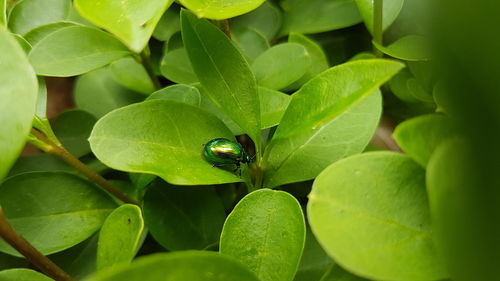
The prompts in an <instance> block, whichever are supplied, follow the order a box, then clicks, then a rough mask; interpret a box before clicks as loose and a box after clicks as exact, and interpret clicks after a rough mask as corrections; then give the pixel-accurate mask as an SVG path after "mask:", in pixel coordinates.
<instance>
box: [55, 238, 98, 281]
mask: <svg viewBox="0 0 500 281" xmlns="http://www.w3.org/2000/svg"><path fill="white" fill-rule="evenodd" d="M97 238H98V234H94V235H92V236H91V237H90V238H88V239H87V240H85V241H83V242H82V243H80V244H78V245H76V246H73V247H71V248H69V249H66V250H64V251H62V252H59V253H56V254H52V255H49V256H48V258H49V259H51V260H52V261H53V262H54V263H56V264H57V265H58V266H59V267H61V268H62V269H63V270H64V271H66V272H67V273H68V274H69V275H70V276H71V277H73V278H74V279H75V280H81V279H82V278H83V277H86V276H88V275H90V274H92V273H94V272H95V271H96V270H97V269H96V258H97Z"/></svg>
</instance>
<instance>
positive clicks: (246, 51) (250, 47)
mask: <svg viewBox="0 0 500 281" xmlns="http://www.w3.org/2000/svg"><path fill="white" fill-rule="evenodd" d="M231 34H232V37H233V40H234V42H235V43H236V45H238V47H239V48H240V50H241V52H242V54H243V55H244V56H245V58H246V59H247V61H248V62H252V61H254V60H255V59H256V58H257V57H258V56H259V55H260V54H262V53H263V52H265V51H266V50H267V49H269V43H268V42H267V39H266V38H265V37H264V36H263V35H262V34H261V33H259V32H258V31H257V30H256V29H254V28H252V27H242V28H238V29H236V30H231Z"/></svg>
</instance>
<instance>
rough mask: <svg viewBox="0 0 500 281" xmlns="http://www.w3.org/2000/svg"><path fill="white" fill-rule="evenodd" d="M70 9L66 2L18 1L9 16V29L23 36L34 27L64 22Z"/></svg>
mask: <svg viewBox="0 0 500 281" xmlns="http://www.w3.org/2000/svg"><path fill="white" fill-rule="evenodd" d="M70 8H71V1H68V0H44V1H39V0H23V1H19V2H17V4H16V5H15V6H14V7H13V8H12V11H11V12H10V14H9V29H10V30H12V32H14V33H17V34H20V35H25V34H26V33H27V32H28V31H30V30H32V29H34V28H36V27H39V26H42V25H45V24H48V23H53V22H58V21H62V20H65V19H66V18H67V16H68V14H69V10H70Z"/></svg>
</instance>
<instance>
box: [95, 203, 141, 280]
mask: <svg viewBox="0 0 500 281" xmlns="http://www.w3.org/2000/svg"><path fill="white" fill-rule="evenodd" d="M143 230H144V221H143V220H142V214H141V209H140V208H139V207H138V206H135V205H130V204H125V205H122V206H120V207H119V208H117V209H115V210H114V211H113V212H112V213H111V214H110V215H109V216H108V218H107V219H106V220H105V221H104V224H103V226H102V228H101V232H100V233H99V242H98V243H97V270H102V269H104V268H107V267H115V266H117V265H120V264H128V263H130V262H131V261H132V259H133V258H134V256H135V253H136V252H137V250H138V245H139V240H140V238H141V235H142V231H143Z"/></svg>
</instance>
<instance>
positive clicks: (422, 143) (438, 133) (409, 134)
mask: <svg viewBox="0 0 500 281" xmlns="http://www.w3.org/2000/svg"><path fill="white" fill-rule="evenodd" d="M454 136H456V131H455V130H454V129H453V126H452V123H451V120H450V119H449V118H448V117H447V116H445V115H441V114H431V115H423V116H419V117H415V118H412V119H409V120H406V121H405V122H403V123H401V124H399V125H398V126H397V127H396V130H394V139H395V140H396V142H397V143H398V145H399V147H401V148H402V149H403V150H404V152H405V153H406V154H408V156H410V157H411V158H413V159H414V160H415V161H417V162H418V163H419V164H420V165H422V166H423V167H426V166H427V163H428V162H429V159H430V158H431V155H432V153H433V152H434V150H435V149H436V148H437V147H438V145H439V144H441V143H442V142H443V141H445V140H446V139H448V138H451V137H454Z"/></svg>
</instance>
